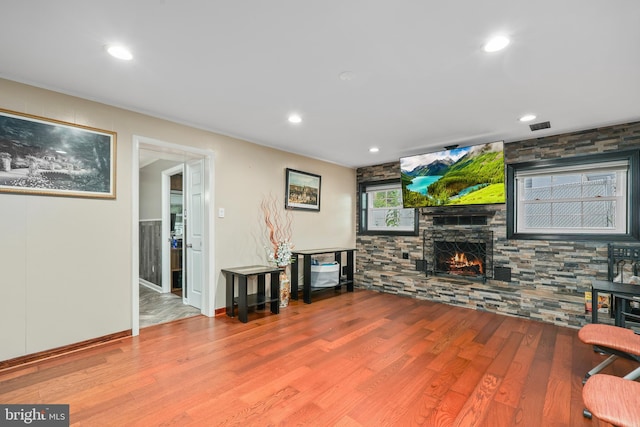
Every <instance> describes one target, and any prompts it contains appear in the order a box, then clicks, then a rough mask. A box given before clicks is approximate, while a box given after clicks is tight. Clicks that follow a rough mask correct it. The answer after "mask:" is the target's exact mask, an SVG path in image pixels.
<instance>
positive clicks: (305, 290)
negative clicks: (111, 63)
mask: <svg viewBox="0 0 640 427" xmlns="http://www.w3.org/2000/svg"><path fill="white" fill-rule="evenodd" d="M354 251H355V249H353V248H327V249H308V250H300V251H293V252H292V256H293V258H294V259H293V263H292V264H291V298H292V299H295V300H297V299H298V265H299V264H300V262H299V260H300V256H302V259H303V262H302V264H303V265H302V269H303V270H302V271H303V278H302V298H303V299H304V302H305V303H307V304H311V257H312V256H313V255H321V254H328V253H333V254H334V259H335V260H336V262H337V263H338V264H340V273H339V277H340V278H341V279H340V281H339V282H338V284H337V285H336V287H340V286H342V285H345V286H346V287H347V292H353V274H354V272H355V264H354V262H353V252H354ZM343 252H345V253H346V254H347V263H346V265H344V268H345V270H346V277H345V278H342V267H343V265H342V253H343Z"/></svg>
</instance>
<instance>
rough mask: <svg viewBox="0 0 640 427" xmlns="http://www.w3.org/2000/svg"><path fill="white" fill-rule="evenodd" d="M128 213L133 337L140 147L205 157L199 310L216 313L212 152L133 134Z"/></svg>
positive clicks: (136, 325)
mask: <svg viewBox="0 0 640 427" xmlns="http://www.w3.org/2000/svg"><path fill="white" fill-rule="evenodd" d="M131 145H132V147H131V151H132V154H131V216H132V232H131V247H132V251H131V252H132V264H131V333H132V335H133V336H136V335H139V334H140V294H139V290H138V287H139V280H140V255H139V250H140V249H139V224H140V172H139V167H140V155H139V150H140V148H141V147H142V148H145V147H150V148H153V149H155V150H157V151H166V152H175V151H181V152H185V153H189V154H192V155H195V156H199V157H202V158H203V160H204V171H203V173H204V186H205V188H204V218H203V220H204V224H203V226H204V235H205V236H206V237H205V239H204V241H203V248H202V250H203V252H204V257H205V259H207V260H209V262H207V263H205V265H204V271H203V278H204V286H203V295H202V297H203V298H202V309H201V311H200V312H201V313H202V314H203V315H205V316H208V317H213V315H214V312H215V296H216V289H215V281H214V274H213V273H214V271H215V253H214V250H215V239H214V236H215V222H214V221H213V219H212V218H213V217H212V215H211V213H212V212H213V206H214V188H215V186H214V153H213V151H211V150H204V149H200V148H194V147H189V146H185V145H180V144H174V143H171V142H166V141H161V140H158V139H155V138H149V137H145V136H140V135H133V143H132V144H131Z"/></svg>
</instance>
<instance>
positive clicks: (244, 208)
mask: <svg viewBox="0 0 640 427" xmlns="http://www.w3.org/2000/svg"><path fill="white" fill-rule="evenodd" d="M0 93H2V97H0V108H5V109H9V110H14V111H17V112H23V113H29V114H34V115H38V116H43V117H48V118H53V119H58V120H63V121H67V122H71V123H77V124H82V125H86V126H92V127H96V128H100V129H105V130H111V131H115V132H117V138H118V139H117V199H116V200H91V199H78V198H59V197H46V196H25V195H16V194H0V216H1V218H2V221H0V236H2V237H1V239H2V244H1V245H0V263H1V265H0V292H2V298H0V337H1V338H0V339H1V340H2V345H0V360H6V359H10V358H13V357H18V356H21V355H24V354H30V353H34V352H38V351H42V350H47V349H51V348H55V347H59V346H64V345H68V344H71V343H75V342H79V341H83V340H87V339H91V338H95V337H99V336H103V335H107V334H110V333H115V332H119V331H123V330H128V329H131V327H132V318H131V313H132V307H131V304H132V297H131V294H132V290H131V287H132V280H131V276H132V233H136V232H137V228H136V226H134V225H133V224H132V220H131V218H132V200H131V197H132V196H131V194H132V146H133V144H132V140H133V136H134V135H138V136H142V137H145V138H153V139H156V140H160V141H165V142H169V143H174V144H181V145H187V146H192V147H196V148H199V149H206V150H211V151H212V152H213V153H214V183H215V185H214V190H213V194H212V196H213V206H212V207H213V212H211V215H212V216H213V219H212V224H213V229H214V233H215V248H214V250H213V255H212V259H211V261H212V262H213V263H214V266H215V268H214V271H213V273H212V276H213V277H212V279H211V281H212V282H213V283H212V284H211V285H212V286H213V287H214V293H215V307H216V308H220V307H223V306H224V278H223V277H222V275H221V274H220V268H224V267H232V266H239V265H246V264H258V263H264V262H265V255H264V245H265V243H266V241H265V237H266V235H265V232H264V229H263V226H262V222H261V216H260V209H259V206H260V201H261V200H262V199H263V198H264V197H266V196H268V195H269V194H273V195H274V196H276V197H277V198H278V199H279V200H282V201H284V179H285V177H284V169H285V168H287V167H289V168H293V169H299V170H303V171H307V172H311V173H315V174H318V175H321V176H322V200H321V203H322V208H321V211H320V212H319V213H313V212H302V211H294V212H293V213H292V214H293V224H294V231H293V242H294V244H295V245H296V247H298V248H300V249H305V248H314V247H327V246H355V224H354V218H355V197H356V188H355V187H356V184H355V170H353V169H349V168H344V167H340V166H336V165H333V164H330V163H326V162H321V161H317V160H313V159H309V158H305V157H300V156H296V155H292V154H288V153H284V152H281V151H277V150H273V149H270V148H266V147H261V146H257V145H255V144H251V143H248V142H245V141H240V140H237V139H233V138H230V137H226V136H222V135H218V134H215V133H211V132H205V131H202V130H198V129H194V128H190V127H187V126H182V125H178V124H175V123H171V122H168V121H164V120H159V119H155V118H151V117H148V116H145V115H142V114H137V113H133V112H130V111H126V110H122V109H118V108H113V107H109V106H106V105H103V104H98V103H95V102H92V101H88V100H83V99H79V98H75V97H71V96H66V95H62V94H59V93H55V92H51V91H46V90H42V89H38V88H34V87H31V86H26V85H22V84H19V83H15V82H11V81H7V80H2V79H0ZM283 204H284V202H283V203H282V204H281V205H283ZM220 207H223V208H225V211H226V216H225V218H218V217H217V215H216V213H217V211H218V208H220Z"/></svg>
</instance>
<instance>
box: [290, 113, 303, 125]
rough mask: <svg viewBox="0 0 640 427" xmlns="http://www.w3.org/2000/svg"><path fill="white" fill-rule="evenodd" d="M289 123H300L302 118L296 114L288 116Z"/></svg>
mask: <svg viewBox="0 0 640 427" xmlns="http://www.w3.org/2000/svg"><path fill="white" fill-rule="evenodd" d="M288 120H289V123H300V122H301V121H302V117H300V115H298V114H291V115H289V119H288Z"/></svg>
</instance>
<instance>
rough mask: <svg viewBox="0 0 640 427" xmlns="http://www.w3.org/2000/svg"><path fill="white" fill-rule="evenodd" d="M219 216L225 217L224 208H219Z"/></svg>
mask: <svg viewBox="0 0 640 427" xmlns="http://www.w3.org/2000/svg"><path fill="white" fill-rule="evenodd" d="M218 218H224V208H220V209H218Z"/></svg>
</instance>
